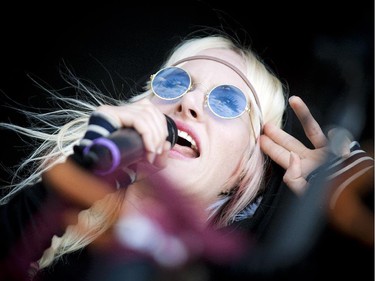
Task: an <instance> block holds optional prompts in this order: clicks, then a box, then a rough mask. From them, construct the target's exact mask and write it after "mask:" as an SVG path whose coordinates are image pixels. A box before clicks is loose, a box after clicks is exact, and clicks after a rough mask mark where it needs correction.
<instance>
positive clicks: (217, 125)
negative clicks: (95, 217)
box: [99, 49, 327, 206]
mask: <svg viewBox="0 0 375 281" xmlns="http://www.w3.org/2000/svg"><path fill="white" fill-rule="evenodd" d="M200 54H205V55H211V56H217V57H220V58H222V59H224V60H226V61H228V62H230V63H232V64H234V65H236V66H237V67H238V68H239V69H240V70H242V71H244V64H243V61H242V59H241V57H240V56H238V55H237V54H236V53H234V52H233V51H230V50H222V49H210V50H206V51H204V52H201V53H200ZM180 67H181V68H184V69H185V70H187V71H188V72H189V73H190V75H191V77H192V80H193V89H192V90H191V91H190V92H188V93H187V94H185V95H184V96H183V97H182V98H180V99H178V100H175V101H163V100H161V99H159V98H157V97H155V96H154V97H152V98H151V99H150V100H149V99H143V100H141V101H138V102H135V103H132V104H126V105H123V106H117V107H112V106H102V107H100V108H99V111H101V112H102V113H105V114H107V115H108V116H110V117H111V118H113V119H114V120H116V121H117V122H119V123H120V124H121V125H122V126H124V127H133V128H135V129H136V130H137V131H138V132H139V133H140V134H141V136H142V138H143V141H144V145H145V149H146V151H147V155H146V159H147V162H148V164H150V163H151V164H152V167H153V169H152V172H158V173H161V174H163V175H166V176H167V177H168V179H169V180H170V181H171V182H172V183H174V184H176V186H177V187H178V188H180V189H181V190H182V191H183V192H184V193H186V194H189V195H192V196H194V197H195V198H196V200H197V201H198V202H200V203H202V204H203V205H204V206H209V204H211V203H213V202H215V200H216V199H217V196H218V194H219V193H220V192H222V191H223V190H222V186H223V184H224V183H225V182H226V181H227V180H228V179H230V178H231V176H232V175H233V174H234V173H235V172H236V170H237V169H238V165H239V163H240V161H241V157H242V155H244V153H245V151H246V150H247V149H250V148H251V147H252V146H253V145H254V140H253V139H252V138H251V136H252V132H250V131H249V130H251V129H250V128H251V125H250V118H249V116H248V115H247V114H243V115H242V116H241V117H239V118H236V119H232V120H224V119H221V118H218V117H216V116H214V115H213V114H212V113H211V112H210V111H209V109H208V108H207V107H205V104H204V95H205V94H206V93H207V92H208V91H209V90H210V89H212V88H213V87H214V86H217V85H220V84H232V85H235V86H237V87H238V88H240V89H241V90H242V91H243V92H244V93H245V94H247V95H249V94H250V90H249V89H248V87H247V86H246V84H245V83H244V82H243V80H242V79H241V78H240V76H238V74H236V73H235V72H234V71H233V70H231V69H230V68H228V67H226V66H224V65H222V64H219V63H217V62H214V61H208V60H194V61H188V62H186V63H184V64H183V65H180ZM289 102H290V105H291V107H292V108H293V110H294V111H295V113H296V115H297V116H298V118H299V120H300V121H301V124H302V126H303V128H304V130H305V133H306V135H307V137H308V138H309V139H310V141H311V142H312V144H313V145H314V147H315V149H309V148H307V147H306V146H305V145H303V144H302V143H301V142H300V141H298V140H297V139H296V138H294V137H293V136H291V135H289V134H287V133H286V132H284V131H283V130H282V129H279V128H277V127H275V126H273V125H272V124H265V125H264V134H263V135H262V136H260V144H261V149H262V150H263V152H264V153H265V154H267V155H269V156H270V157H271V158H272V159H273V160H274V161H275V162H277V163H278V164H279V165H281V166H282V167H283V168H284V169H285V170H286V173H285V176H284V181H285V182H286V183H287V184H288V185H289V187H290V188H291V189H292V190H294V191H295V192H297V193H301V192H302V191H303V190H304V188H305V186H306V181H305V177H306V176H307V175H308V174H309V173H310V172H311V171H312V170H314V169H315V168H316V167H317V166H318V165H319V164H320V163H321V161H322V160H323V159H324V155H325V152H326V148H325V146H326V144H327V139H326V137H325V135H324V134H323V132H322V130H321V128H320V126H319V124H318V123H317V122H316V120H315V119H314V118H313V116H312V115H311V113H310V111H309V109H308V107H307V106H306V105H305V103H304V102H303V101H302V100H301V99H300V98H299V97H292V98H291V99H290V101H289ZM164 114H167V115H168V116H170V117H171V118H172V119H173V120H175V122H176V124H177V127H178V128H179V129H181V130H184V131H188V132H190V135H193V136H194V138H195V140H196V142H197V144H198V147H199V157H195V156H194V152H192V151H191V150H190V151H189V150H186V149H185V148H183V147H181V146H179V145H175V146H174V147H173V148H172V149H170V144H169V143H168V142H166V141H165V140H166V137H167V133H168V132H167V126H166V120H165V116H164ZM228 144H230V145H228ZM193 156H194V157H193ZM146 166H147V167H148V168H149V167H150V165H144V164H142V163H141V164H139V165H138V171H137V172H138V180H137V181H136V182H135V183H134V184H133V185H132V186H130V187H129V188H128V191H127V193H128V195H129V196H127V197H128V198H134V199H135V200H138V199H139V198H144V195H145V194H146V193H147V189H149V187H148V186H147V182H146V181H145V180H144V179H145V178H147V177H150V176H151V174H152V173H151V174H150V172H149V170H148V172H147V174H145V169H143V168H144V167H146ZM232 180H233V179H232ZM233 183H234V182H233Z"/></svg>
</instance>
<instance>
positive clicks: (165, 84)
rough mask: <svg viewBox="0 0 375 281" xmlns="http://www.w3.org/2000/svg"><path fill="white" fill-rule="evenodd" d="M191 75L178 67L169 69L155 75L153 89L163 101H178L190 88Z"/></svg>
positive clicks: (152, 83) (152, 82)
mask: <svg viewBox="0 0 375 281" xmlns="http://www.w3.org/2000/svg"><path fill="white" fill-rule="evenodd" d="M190 84H191V79H190V76H189V74H188V73H187V72H186V71H185V70H183V69H181V68H178V67H167V68H164V69H162V70H160V71H159V72H157V73H156V74H155V76H154V77H153V79H152V81H151V89H152V91H153V92H154V94H155V95H157V96H158V97H160V98H162V99H167V100H171V99H176V98H179V97H181V96H182V95H183V94H185V93H186V92H187V91H188V89H189V88H190Z"/></svg>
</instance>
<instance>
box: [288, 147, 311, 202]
mask: <svg viewBox="0 0 375 281" xmlns="http://www.w3.org/2000/svg"><path fill="white" fill-rule="evenodd" d="M283 180H284V182H285V183H286V184H287V186H288V187H289V188H290V189H291V190H292V191H294V192H295V193H296V194H298V195H300V194H302V193H303V192H304V190H305V187H306V184H307V182H306V180H305V179H304V178H303V176H302V168H301V159H300V158H299V156H298V155H297V154H296V153H294V152H292V151H291V152H290V159H289V167H288V169H287V170H286V172H285V174H284V177H283Z"/></svg>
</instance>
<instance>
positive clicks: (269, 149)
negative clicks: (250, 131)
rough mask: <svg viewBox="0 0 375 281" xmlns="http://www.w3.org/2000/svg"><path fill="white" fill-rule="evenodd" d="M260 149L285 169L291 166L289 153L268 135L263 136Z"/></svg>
mask: <svg viewBox="0 0 375 281" xmlns="http://www.w3.org/2000/svg"><path fill="white" fill-rule="evenodd" d="M259 141H260V148H261V149H262V151H263V152H264V153H265V154H267V155H268V156H269V157H270V158H271V159H272V160H273V161H275V162H276V163H277V164H279V165H280V166H281V167H283V168H284V169H287V168H288V166H289V151H288V150H286V149H285V148H284V147H282V146H280V145H278V144H277V143H275V142H274V141H273V140H272V139H271V138H270V137H268V136H267V135H261V136H260V138H259Z"/></svg>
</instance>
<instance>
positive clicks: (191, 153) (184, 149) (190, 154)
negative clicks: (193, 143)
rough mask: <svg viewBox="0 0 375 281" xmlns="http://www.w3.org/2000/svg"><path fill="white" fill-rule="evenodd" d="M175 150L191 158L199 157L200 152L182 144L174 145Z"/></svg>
mask: <svg viewBox="0 0 375 281" xmlns="http://www.w3.org/2000/svg"><path fill="white" fill-rule="evenodd" d="M173 150H175V151H177V152H179V153H181V154H182V155H184V156H185V157H189V158H197V157H198V153H197V152H196V151H195V150H194V149H191V148H190V147H187V146H182V145H179V144H176V145H175V146H174V147H173Z"/></svg>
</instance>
